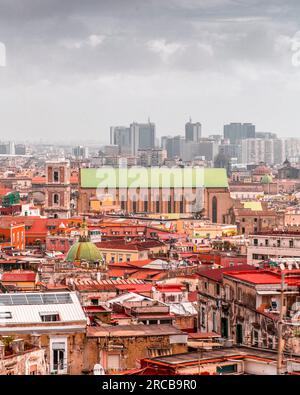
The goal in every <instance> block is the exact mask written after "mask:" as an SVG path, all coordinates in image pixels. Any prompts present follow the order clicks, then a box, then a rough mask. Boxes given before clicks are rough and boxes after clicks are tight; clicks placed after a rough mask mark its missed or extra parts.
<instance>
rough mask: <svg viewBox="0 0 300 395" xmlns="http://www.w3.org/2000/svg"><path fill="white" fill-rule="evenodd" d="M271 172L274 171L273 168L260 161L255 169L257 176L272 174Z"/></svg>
mask: <svg viewBox="0 0 300 395" xmlns="http://www.w3.org/2000/svg"><path fill="white" fill-rule="evenodd" d="M271 173H272V171H271V169H270V168H269V167H268V166H266V165H265V164H264V163H260V164H259V165H258V166H257V167H256V168H255V169H254V171H253V174H254V175H256V176H258V175H265V174H271Z"/></svg>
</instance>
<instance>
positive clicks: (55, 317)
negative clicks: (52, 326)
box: [40, 313, 60, 322]
mask: <svg viewBox="0 0 300 395" xmlns="http://www.w3.org/2000/svg"><path fill="white" fill-rule="evenodd" d="M40 316H41V320H42V322H55V321H60V317H59V314H58V313H51V314H47V313H40Z"/></svg>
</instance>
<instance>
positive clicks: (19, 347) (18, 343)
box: [11, 339, 24, 354]
mask: <svg viewBox="0 0 300 395" xmlns="http://www.w3.org/2000/svg"><path fill="white" fill-rule="evenodd" d="M11 347H12V351H13V353H14V354H19V353H20V352H23V351H24V340H23V339H15V340H13V341H12V342H11Z"/></svg>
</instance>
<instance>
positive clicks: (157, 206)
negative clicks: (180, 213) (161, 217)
mask: <svg viewBox="0 0 300 395" xmlns="http://www.w3.org/2000/svg"><path fill="white" fill-rule="evenodd" d="M159 206H160V204H159V200H157V201H156V212H157V213H159V211H160V207H159Z"/></svg>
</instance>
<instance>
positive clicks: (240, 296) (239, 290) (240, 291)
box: [238, 288, 243, 302]
mask: <svg viewBox="0 0 300 395" xmlns="http://www.w3.org/2000/svg"><path fill="white" fill-rule="evenodd" d="M242 294H243V293H242V289H241V288H238V301H239V302H241V300H242Z"/></svg>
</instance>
